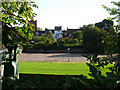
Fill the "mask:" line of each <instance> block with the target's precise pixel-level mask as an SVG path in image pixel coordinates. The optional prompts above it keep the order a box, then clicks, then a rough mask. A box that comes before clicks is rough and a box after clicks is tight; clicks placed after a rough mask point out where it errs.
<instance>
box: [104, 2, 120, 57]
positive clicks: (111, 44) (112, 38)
mask: <svg viewBox="0 0 120 90" xmlns="http://www.w3.org/2000/svg"><path fill="white" fill-rule="evenodd" d="M111 3H112V4H114V5H115V6H117V7H120V1H119V2H115V1H113V2H111ZM103 7H104V8H105V9H106V10H107V11H108V12H109V13H110V15H113V18H111V19H112V20H114V19H116V22H119V24H120V10H119V9H118V8H109V7H106V6H104V5H103ZM113 27H115V28H114V31H111V33H109V34H108V35H107V37H106V38H104V39H103V42H105V43H106V46H105V49H107V54H111V55H112V54H114V53H117V52H118V53H119V54H120V33H118V30H120V25H114V26H113Z"/></svg>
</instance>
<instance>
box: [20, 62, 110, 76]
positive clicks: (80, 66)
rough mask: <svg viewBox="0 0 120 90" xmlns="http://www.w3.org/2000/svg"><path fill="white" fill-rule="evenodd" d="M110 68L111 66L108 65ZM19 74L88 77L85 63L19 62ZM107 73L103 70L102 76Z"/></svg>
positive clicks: (87, 68) (105, 69)
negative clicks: (81, 75)
mask: <svg viewBox="0 0 120 90" xmlns="http://www.w3.org/2000/svg"><path fill="white" fill-rule="evenodd" d="M109 66H111V65H109ZM19 71H20V73H26V74H54V75H80V74H83V75H85V76H88V72H89V67H88V66H87V65H86V63H53V62H52V63H50V62H20V63H19ZM106 71H108V69H107V68H104V69H103V72H104V73H103V74H105V72H106Z"/></svg>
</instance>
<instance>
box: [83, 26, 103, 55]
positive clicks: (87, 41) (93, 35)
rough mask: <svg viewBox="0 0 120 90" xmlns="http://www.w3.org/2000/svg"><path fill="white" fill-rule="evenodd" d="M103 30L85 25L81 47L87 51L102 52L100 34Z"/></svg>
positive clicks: (101, 34)
mask: <svg viewBox="0 0 120 90" xmlns="http://www.w3.org/2000/svg"><path fill="white" fill-rule="evenodd" d="M103 35H104V32H103V31H102V30H100V29H99V28H97V27H89V26H86V28H84V31H83V47H84V49H85V50H86V51H87V52H90V53H91V52H92V53H100V52H103V44H102V36H103Z"/></svg>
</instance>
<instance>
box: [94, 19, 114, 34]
mask: <svg viewBox="0 0 120 90" xmlns="http://www.w3.org/2000/svg"><path fill="white" fill-rule="evenodd" d="M95 26H97V27H98V28H100V29H101V30H106V31H107V32H109V30H110V29H111V27H112V26H113V21H112V20H106V19H104V20H103V21H102V22H99V23H95Z"/></svg>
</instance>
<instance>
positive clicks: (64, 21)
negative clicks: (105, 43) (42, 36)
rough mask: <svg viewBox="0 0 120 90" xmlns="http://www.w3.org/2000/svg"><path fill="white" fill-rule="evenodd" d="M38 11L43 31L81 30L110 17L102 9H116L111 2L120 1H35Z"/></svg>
mask: <svg viewBox="0 0 120 90" xmlns="http://www.w3.org/2000/svg"><path fill="white" fill-rule="evenodd" d="M34 1H35V3H36V4H37V5H38V7H39V8H38V9H34V12H36V13H37V17H36V18H35V19H36V20H37V26H38V27H41V28H42V29H43V30H44V29H45V27H46V28H50V29H53V28H54V26H62V29H66V28H67V27H68V28H79V27H82V26H83V25H88V24H95V23H96V22H101V21H102V20H103V19H106V18H107V17H110V15H109V14H108V12H107V11H106V10H105V9H104V8H103V7H102V5H106V6H108V7H114V5H112V4H111V1H119V0H34Z"/></svg>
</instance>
